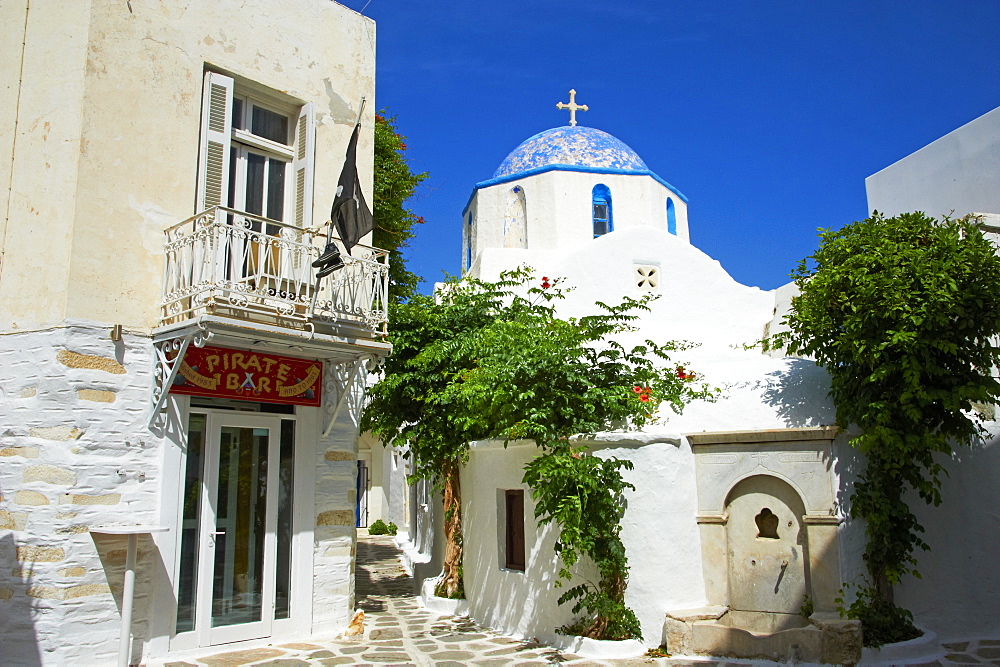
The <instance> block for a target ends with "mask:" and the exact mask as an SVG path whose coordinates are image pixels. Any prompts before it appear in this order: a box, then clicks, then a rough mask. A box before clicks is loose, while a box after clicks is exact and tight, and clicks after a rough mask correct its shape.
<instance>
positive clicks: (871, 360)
mask: <svg viewBox="0 0 1000 667" xmlns="http://www.w3.org/2000/svg"><path fill="white" fill-rule="evenodd" d="M820 237H821V244H820V247H819V249H818V250H817V251H816V253H815V254H814V255H812V256H811V257H810V258H807V260H803V261H802V262H800V264H799V266H798V268H797V270H796V271H795V272H794V274H793V277H794V278H795V281H796V284H797V285H798V287H799V288H800V290H801V295H800V296H798V297H796V298H795V299H794V300H793V301H792V307H791V311H790V313H789V315H788V317H787V324H788V326H789V327H790V329H791V330H790V331H789V332H786V333H784V334H781V335H779V336H777V340H776V341H774V342H776V343H777V344H779V345H786V346H787V347H788V349H789V350H790V351H791V352H793V353H798V354H805V355H810V356H812V357H814V358H815V359H816V361H817V362H818V363H820V364H822V365H823V366H824V367H825V368H826V369H827V370H828V371H829V373H830V378H831V390H830V393H831V396H832V397H833V400H834V403H835V405H836V408H837V421H838V423H839V424H840V425H841V426H844V427H846V426H848V425H850V424H855V425H856V426H857V428H858V429H859V431H860V433H859V435H857V436H856V437H855V438H853V440H852V441H851V444H852V445H853V446H854V447H856V448H857V449H859V450H860V451H861V452H862V453H863V454H864V468H863V470H861V472H860V474H859V475H858V480H857V483H856V484H855V486H854V492H853V495H852V497H851V516H852V517H856V518H861V519H864V520H865V527H866V528H865V529H866V533H867V538H868V539H867V545H866V548H865V552H864V560H865V564H866V566H867V569H868V573H869V581H868V582H867V584H866V585H865V586H863V587H862V589H861V590H860V591H859V593H858V595H857V597H856V600H855V601H854V602H853V603H852V604H850V605H849V606H848V607H847V609H846V610H845V611H846V612H847V613H848V614H849V615H850V616H852V617H854V618H859V619H861V620H862V622H863V624H864V627H865V641H866V643H867V644H870V645H879V644H882V643H886V642H893V641H900V640H904V639H909V638H911V637H913V636H916V635H918V634H919V632H918V631H917V630H916V629H915V628H914V627H913V624H912V615H911V614H910V612H909V611H907V610H905V609H902V608H900V607H898V606H897V605H896V604H895V601H894V596H893V586H894V585H896V584H898V583H899V582H900V580H901V579H902V578H903V577H904V576H906V575H916V576H919V575H918V573H917V570H916V566H917V559H916V552H917V550H921V549H923V550H926V549H928V548H929V547H928V545H927V543H925V542H924V540H923V539H922V537H921V534H922V533H923V532H924V529H923V527H922V526H921V525H920V523H919V522H918V521H917V517H916V516H915V515H914V514H913V512H912V510H911V509H910V507H909V504H908V503H909V498H910V497H911V494H912V493H915V494H916V495H917V496H918V497H919V498H920V499H922V500H923V501H925V502H927V503H929V504H933V505H938V504H940V503H941V475H942V474H943V473H945V472H946V471H945V469H944V467H943V461H945V460H946V459H947V457H949V456H950V455H951V454H952V452H953V446H956V445H958V446H961V445H968V444H971V443H973V442H974V441H976V440H977V438H979V437H980V435H981V427H980V426H979V424H978V422H977V420H976V413H975V410H974V406H975V405H976V404H992V403H995V402H996V401H997V397H998V395H1000V384H998V383H997V380H996V378H995V377H993V374H992V370H993V369H994V368H995V367H996V366H997V364H998V363H1000V348H998V347H997V345H996V341H997V339H996V336H997V335H998V334H1000V291H998V290H997V285H1000V258H997V256H996V254H995V248H994V247H993V245H992V244H991V243H990V242H989V241H988V240H987V239H985V238H984V237H983V235H982V233H981V232H980V230H979V227H978V225H977V224H976V221H975V220H974V219H961V220H951V219H945V220H943V221H936V220H934V219H932V218H929V217H927V216H925V215H923V214H922V213H907V214H903V215H900V216H898V217H894V218H886V217H884V216H882V215H879V214H878V213H875V214H873V215H872V217H871V218H868V219H866V220H863V221H861V222H855V223H853V224H851V225H848V226H846V227H844V228H843V229H841V230H838V231H821V234H820Z"/></svg>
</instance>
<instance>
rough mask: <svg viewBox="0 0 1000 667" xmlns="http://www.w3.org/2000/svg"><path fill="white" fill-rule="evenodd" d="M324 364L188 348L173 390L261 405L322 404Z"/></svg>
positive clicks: (241, 351)
mask: <svg viewBox="0 0 1000 667" xmlns="http://www.w3.org/2000/svg"><path fill="white" fill-rule="evenodd" d="M322 386H323V362H321V361H310V360H308V359H296V358H295V357H282V356H279V355H276V354H265V353H262V352H251V351H247V350H229V349H226V348H223V347H193V346H192V347H189V348H188V350H187V354H185V355H184V360H183V361H182V362H181V367H180V369H179V370H178V373H177V377H176V379H175V380H174V384H173V385H172V386H171V387H170V391H172V392H174V393H175V394H189V395H191V396H212V397H215V398H236V399H239V400H243V401H260V402H261V403H290V404H293V405H312V406H318V405H319V404H320V390H321V388H322Z"/></svg>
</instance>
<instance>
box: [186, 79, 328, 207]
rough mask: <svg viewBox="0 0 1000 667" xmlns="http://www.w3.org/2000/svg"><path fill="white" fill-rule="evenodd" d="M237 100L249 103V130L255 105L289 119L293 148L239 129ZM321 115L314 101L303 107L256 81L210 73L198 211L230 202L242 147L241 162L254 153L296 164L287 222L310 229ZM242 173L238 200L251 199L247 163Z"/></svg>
mask: <svg viewBox="0 0 1000 667" xmlns="http://www.w3.org/2000/svg"><path fill="white" fill-rule="evenodd" d="M237 98H238V99H240V100H242V101H243V123H242V124H243V125H244V126H245V127H249V126H250V118H251V114H252V113H253V111H252V110H253V107H254V106H258V107H261V108H263V109H266V110H268V111H272V112H274V113H279V114H281V115H284V116H287V117H288V119H289V137H288V140H289V145H284V144H280V143H278V142H276V141H272V140H270V139H266V138H264V137H261V136H257V135H255V134H253V133H251V132H250V131H249V130H244V129H237V128H234V127H233V124H232V113H233V102H234V100H235V99H237ZM315 116H316V114H315V105H313V104H312V103H311V102H309V103H306V104H297V103H296V102H295V101H294V100H292V99H290V98H283V97H282V96H281V95H280V94H279V93H276V92H271V91H267V90H264V89H261V88H260V87H259V86H254V84H252V83H250V82H243V81H239V82H237V81H236V80H235V79H234V78H233V77H231V76H228V75H225V74H221V73H219V72H211V71H208V72H206V73H205V84H204V95H203V101H202V121H201V144H200V152H199V170H198V198H197V205H196V213H197V212H201V211H205V210H207V209H209V208H211V207H213V206H222V205H225V204H226V203H227V202H228V198H229V187H230V182H229V181H230V168H231V165H230V160H231V155H232V148H233V147H234V145H235V146H236V147H237V148H238V150H237V153H238V156H237V159H243V160H245V159H246V153H247V152H249V151H250V150H252V151H254V152H262V153H264V154H265V155H266V156H267V157H272V158H276V159H280V160H283V161H287V162H288V163H289V164H290V168H286V169H285V178H286V182H285V189H284V199H285V200H284V202H283V207H282V211H283V216H282V217H283V218H284V219H283V222H285V223H286V224H292V225H295V226H297V227H310V226H311V225H312V208H313V201H312V192H313V178H314V171H315V169H314V166H315V145H316V139H315V135H316V117H315ZM236 173H237V175H238V178H242V179H243V181H242V183H239V182H238V183H237V184H236V185H237V188H236V189H235V190H234V200H235V201H246V200H245V195H246V189H245V188H246V183H245V173H246V170H245V168H243V165H241V168H240V169H237V170H236ZM241 173H242V176H240V174H241ZM265 178H266V176H265ZM265 209H266V206H265Z"/></svg>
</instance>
